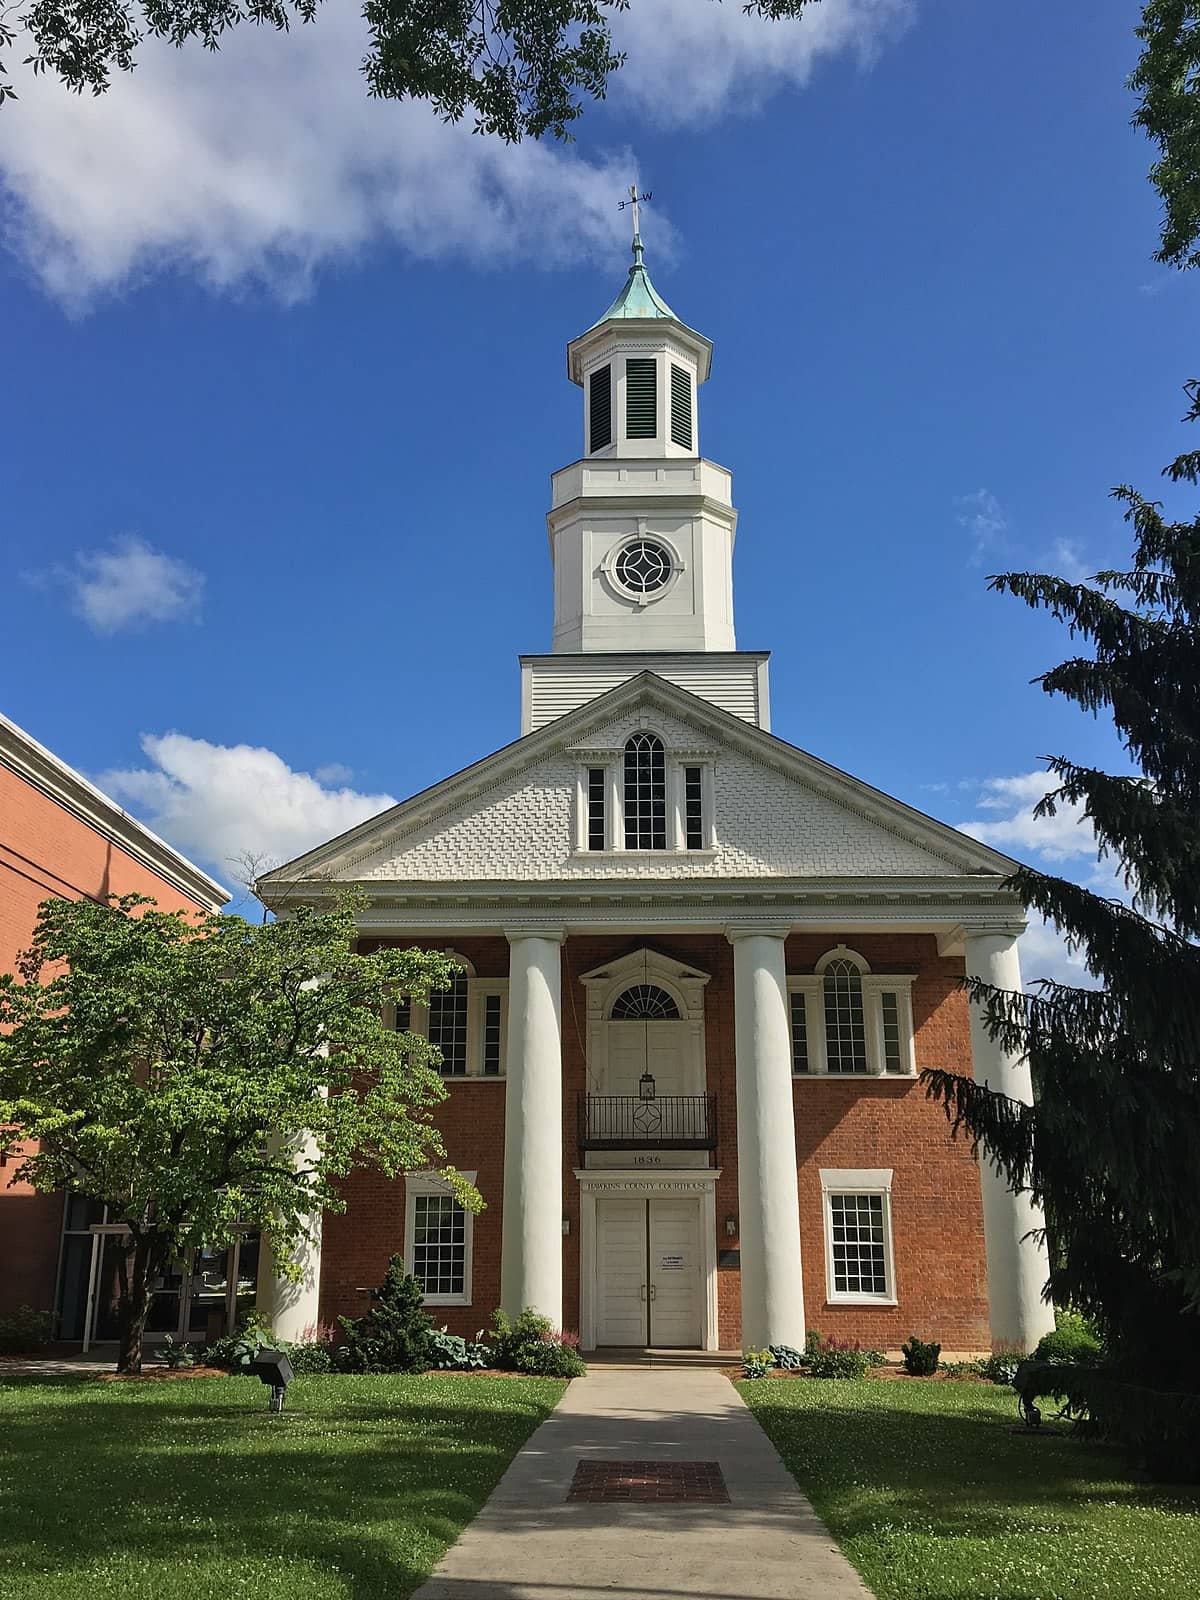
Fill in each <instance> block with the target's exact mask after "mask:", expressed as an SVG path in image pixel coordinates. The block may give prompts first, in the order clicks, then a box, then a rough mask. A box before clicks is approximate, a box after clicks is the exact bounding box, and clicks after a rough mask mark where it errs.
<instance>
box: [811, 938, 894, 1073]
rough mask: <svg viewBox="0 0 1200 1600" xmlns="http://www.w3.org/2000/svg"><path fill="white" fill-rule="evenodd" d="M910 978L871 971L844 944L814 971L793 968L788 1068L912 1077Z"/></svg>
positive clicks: (819, 1071) (823, 958)
mask: <svg viewBox="0 0 1200 1600" xmlns="http://www.w3.org/2000/svg"><path fill="white" fill-rule="evenodd" d="M914 982H915V978H914V977H909V976H901V975H899V974H897V973H890V974H888V975H887V976H886V977H884V976H879V975H877V974H875V973H873V972H872V971H871V968H870V966H869V965H868V964H867V961H866V959H865V958H864V957H863V956H860V955H859V954H858V953H857V952H856V951H854V950H848V949H847V948H846V946H845V945H843V944H839V945H838V946H837V947H836V948H835V949H833V950H830V951H829V952H828V953H827V954H826V955H824V956H823V957H822V958H821V960H820V961H818V962H817V964H816V970H815V971H814V972H812V973H804V974H799V973H793V974H792V975H791V976H790V977H789V978H788V993H789V996H790V1007H791V1023H792V1071H793V1073H794V1074H798V1073H805V1074H808V1075H809V1076H812V1077H817V1076H820V1075H821V1074H823V1073H841V1074H843V1075H845V1076H847V1077H851V1076H854V1077H862V1076H868V1075H869V1076H873V1077H884V1076H891V1077H898V1078H912V1077H914V1076H915V1075H916V1062H915V1059H914V1037H913V1008H912V991H913V984H914Z"/></svg>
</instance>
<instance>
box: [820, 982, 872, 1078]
mask: <svg viewBox="0 0 1200 1600" xmlns="http://www.w3.org/2000/svg"><path fill="white" fill-rule="evenodd" d="M822 987H823V998H824V1001H825V1068H826V1071H827V1072H866V1070H867V1023H866V1016H865V1013H864V1011H863V989H862V973H861V971H860V970H859V967H858V964H857V962H855V961H853V960H851V959H849V958H847V957H845V956H838V957H836V958H835V959H834V960H832V961H830V962H828V963H827V964H826V966H825V972H824V976H823V979H822Z"/></svg>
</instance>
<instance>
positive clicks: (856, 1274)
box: [828, 1194, 889, 1297]
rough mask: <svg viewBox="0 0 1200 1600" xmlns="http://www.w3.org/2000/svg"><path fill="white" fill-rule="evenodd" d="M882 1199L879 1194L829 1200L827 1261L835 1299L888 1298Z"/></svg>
mask: <svg viewBox="0 0 1200 1600" xmlns="http://www.w3.org/2000/svg"><path fill="white" fill-rule="evenodd" d="M884 1199H885V1197H884V1195H882V1194H830V1195H829V1196H828V1201H829V1259H830V1266H831V1271H832V1280H833V1282H832V1289H833V1293H834V1294H835V1295H840V1294H844V1295H878V1296H880V1297H886V1296H887V1295H888V1293H889V1284H888V1249H887V1233H886V1222H885V1218H884Z"/></svg>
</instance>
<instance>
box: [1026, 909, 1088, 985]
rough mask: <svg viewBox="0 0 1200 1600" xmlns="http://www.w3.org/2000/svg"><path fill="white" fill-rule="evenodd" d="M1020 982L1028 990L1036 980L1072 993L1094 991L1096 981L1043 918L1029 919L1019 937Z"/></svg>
mask: <svg viewBox="0 0 1200 1600" xmlns="http://www.w3.org/2000/svg"><path fill="white" fill-rule="evenodd" d="M1020 948H1021V979H1022V982H1023V984H1024V987H1025V988H1026V989H1029V988H1030V987H1031V986H1032V985H1033V984H1034V983H1036V982H1037V980H1038V979H1039V978H1052V979H1053V980H1054V982H1055V983H1065V984H1069V985H1070V987H1071V988H1073V989H1095V988H1096V987H1097V983H1096V979H1095V978H1094V977H1093V976H1092V974H1091V973H1090V972H1089V971H1088V969H1087V967H1086V966H1085V965H1084V962H1083V958H1082V957H1081V956H1080V954H1079V952H1078V951H1077V950H1073V949H1072V948H1071V947H1070V945H1068V943H1067V941H1066V939H1064V938H1063V936H1062V934H1061V933H1059V931H1058V929H1057V928H1055V927H1054V926H1053V925H1052V924H1051V923H1049V922H1046V921H1045V920H1044V918H1042V917H1038V916H1031V917H1030V919H1029V926H1028V928H1026V930H1025V932H1024V933H1023V934H1022V935H1021V947H1020Z"/></svg>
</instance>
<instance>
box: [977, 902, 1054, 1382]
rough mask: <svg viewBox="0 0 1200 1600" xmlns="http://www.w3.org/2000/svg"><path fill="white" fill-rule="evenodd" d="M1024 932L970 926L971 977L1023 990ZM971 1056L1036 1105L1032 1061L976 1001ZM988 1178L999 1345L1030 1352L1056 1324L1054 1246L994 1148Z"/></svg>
mask: <svg viewBox="0 0 1200 1600" xmlns="http://www.w3.org/2000/svg"><path fill="white" fill-rule="evenodd" d="M1019 932H1020V929H1015V928H992V929H988V930H986V931H981V932H978V933H974V932H971V931H969V930H968V931H966V932H965V935H964V942H965V946H966V963H967V976H968V977H969V978H979V979H981V980H982V981H983V982H984V983H988V984H991V985H992V986H993V987H994V988H997V989H1008V990H1012V991H1018V990H1020V988H1021V961H1020V957H1019V956H1018V954H1017V935H1018V933H1019ZM971 1055H972V1057H973V1059H974V1064H975V1079H976V1082H978V1083H982V1084H986V1085H987V1087H988V1088H989V1089H995V1090H997V1091H998V1092H999V1093H1001V1094H1006V1095H1008V1096H1010V1097H1011V1098H1012V1099H1013V1100H1021V1101H1023V1102H1024V1103H1025V1104H1026V1105H1032V1103H1033V1085H1032V1080H1031V1078H1030V1075H1029V1062H1028V1061H1027V1060H1026V1059H1025V1057H1024V1056H1023V1055H1021V1054H1019V1053H1018V1052H1015V1051H1011V1050H1006V1049H1005V1048H1004V1046H1003V1044H1001V1042H1000V1041H999V1040H998V1039H993V1038H992V1037H991V1035H990V1034H989V1033H988V1030H987V1028H986V1027H985V1025H984V1020H983V1008H982V1006H979V1005H977V1004H976V1003H975V1002H974V1001H972V1002H971ZM980 1180H981V1183H982V1186H983V1233H984V1243H985V1246H986V1249H987V1282H988V1305H989V1308H990V1316H991V1333H992V1345H993V1347H994V1348H998V1347H999V1346H1001V1345H1007V1346H1009V1347H1013V1346H1015V1347H1017V1348H1018V1349H1020V1350H1022V1351H1030V1350H1032V1349H1033V1348H1034V1346H1035V1345H1036V1344H1037V1342H1038V1340H1039V1339H1040V1338H1041V1336H1042V1334H1044V1333H1048V1332H1049V1331H1050V1330H1051V1329H1052V1328H1053V1327H1054V1311H1053V1308H1052V1307H1051V1306H1049V1305H1048V1304H1047V1303H1046V1302H1045V1301H1044V1300H1043V1299H1042V1290H1043V1289H1044V1288H1045V1286H1046V1279H1047V1277H1048V1276H1049V1273H1050V1263H1049V1259H1048V1257H1047V1254H1046V1246H1045V1243H1044V1242H1043V1241H1042V1240H1040V1239H1031V1238H1028V1237H1027V1235H1028V1234H1029V1231H1030V1229H1032V1228H1041V1227H1043V1226H1044V1223H1045V1219H1044V1217H1043V1216H1042V1212H1041V1209H1040V1208H1039V1207H1038V1206H1035V1205H1034V1203H1033V1200H1032V1199H1031V1197H1030V1195H1029V1194H1028V1192H1027V1191H1025V1190H1021V1191H1020V1192H1017V1191H1014V1190H1013V1189H1011V1188H1010V1187H1009V1185H1008V1180H1007V1179H1006V1178H1005V1177H1004V1175H1003V1174H1002V1173H1001V1172H999V1171H998V1170H997V1168H996V1166H995V1163H994V1162H993V1161H992V1160H991V1159H990V1158H989V1157H988V1154H987V1147H986V1146H981V1147H980Z"/></svg>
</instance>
